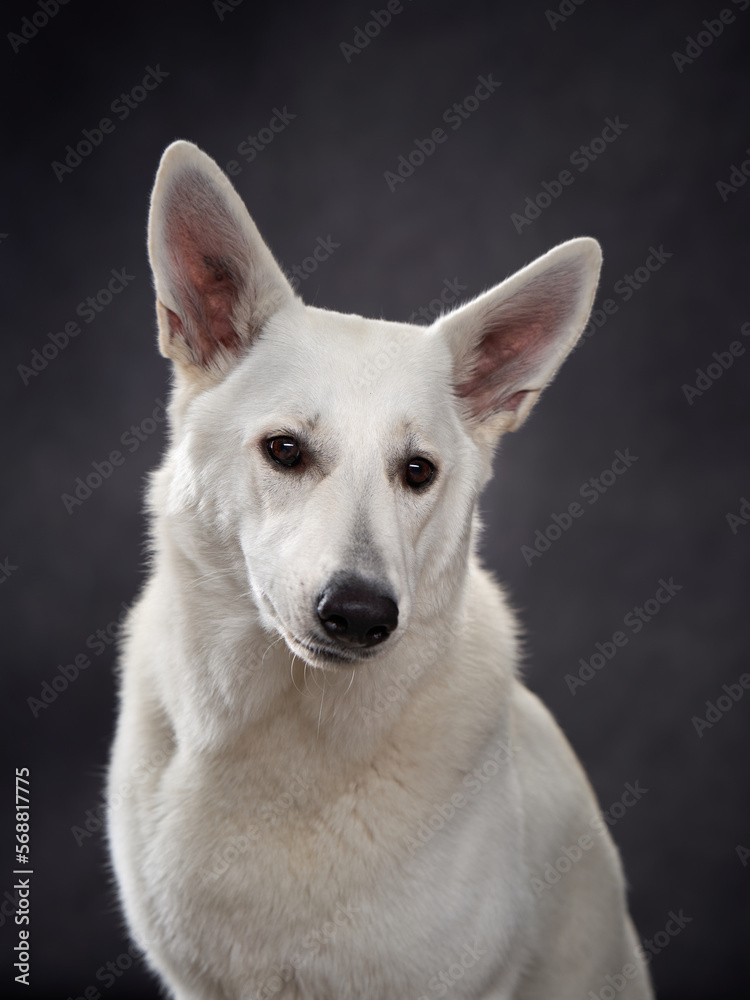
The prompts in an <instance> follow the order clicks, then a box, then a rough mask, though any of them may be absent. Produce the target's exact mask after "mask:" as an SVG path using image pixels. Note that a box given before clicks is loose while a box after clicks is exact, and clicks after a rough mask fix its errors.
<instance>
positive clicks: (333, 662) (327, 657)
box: [284, 635, 380, 668]
mask: <svg viewBox="0 0 750 1000" xmlns="http://www.w3.org/2000/svg"><path fill="white" fill-rule="evenodd" d="M284 640H285V642H286V644H287V646H288V647H289V649H290V650H291V651H292V653H294V655H295V656H299V657H300V658H301V659H303V660H304V661H305V662H306V663H309V664H310V666H312V667H323V668H325V667H355V666H356V665H357V664H358V663H362V662H363V661H365V660H371V659H372V658H373V657H374V656H377V655H378V653H379V652H380V650H379V649H366V648H362V649H356V650H355V649H352V650H344V649H338V648H334V647H333V646H328V645H326V644H323V643H320V642H311V641H305V640H302V639H299V638H297V636H295V635H284Z"/></svg>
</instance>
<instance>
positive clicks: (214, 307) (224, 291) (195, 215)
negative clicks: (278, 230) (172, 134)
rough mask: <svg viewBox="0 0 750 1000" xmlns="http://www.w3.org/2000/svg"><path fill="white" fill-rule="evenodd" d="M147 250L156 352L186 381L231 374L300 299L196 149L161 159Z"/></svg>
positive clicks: (171, 151)
mask: <svg viewBox="0 0 750 1000" xmlns="http://www.w3.org/2000/svg"><path fill="white" fill-rule="evenodd" d="M148 249H149V257H150V260H151V268H152V270H153V273H154V283H155V286H156V300H157V307H156V308H157V316H158V321H159V347H160V350H161V353H162V354H163V355H164V356H165V357H168V358H171V359H172V360H173V361H174V362H175V363H176V365H177V366H178V368H179V369H180V370H182V371H184V372H185V373H186V374H192V375H199V374H207V373H212V372H213V373H217V374H220V373H223V372H225V371H227V370H228V368H229V367H230V366H231V364H232V362H233V361H234V360H235V359H236V358H238V357H240V356H241V355H242V354H243V353H244V352H245V351H246V350H247V348H248V347H249V346H250V344H251V343H252V342H253V340H254V339H255V338H256V337H257V336H258V334H259V333H260V331H261V330H262V328H263V326H264V324H265V323H266V322H267V320H268V319H270V317H271V316H272V315H273V314H274V313H275V312H277V311H278V310H279V309H280V308H281V307H282V306H284V305H285V304H287V303H288V302H290V301H292V300H293V299H294V298H295V295H294V292H293V290H292V287H291V285H290V284H289V282H288V281H287V279H286V277H285V276H284V274H283V272H282V271H281V268H280V267H279V266H278V264H277V263H276V261H275V260H274V258H273V255H272V254H271V251H270V250H269V249H268V247H267V246H266V244H265V243H264V242H263V240H262V238H261V236H260V233H259V232H258V230H257V228H256V226H255V223H254V222H253V220H252V219H251V218H250V215H249V214H248V211H247V209H246V208H245V205H244V203H243V202H242V199H241V198H240V196H239V195H238V194H237V192H236V191H235V189H234V188H233V187H232V185H231V183H230V181H229V179H228V178H227V177H226V175H225V174H224V173H223V172H222V171H221V169H220V168H219V167H218V165H217V164H216V163H214V161H213V160H212V159H211V158H210V157H209V156H207V155H206V154H205V153H203V152H202V151H201V150H200V149H198V147H197V146H194V145H193V144H192V143H191V142H182V141H180V142H174V143H172V145H171V146H169V147H168V148H167V149H166V150H165V152H164V155H163V156H162V159H161V163H160V164H159V170H158V173H157V175H156V182H155V184H154V190H153V192H152V195H151V211H150V214H149V232H148Z"/></svg>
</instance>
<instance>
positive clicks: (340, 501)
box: [149, 142, 601, 667]
mask: <svg viewBox="0 0 750 1000" xmlns="http://www.w3.org/2000/svg"><path fill="white" fill-rule="evenodd" d="M149 251H150V256H151V262H152V267H153V271H154V278H155V285H156V294H157V313H158V320H159V329H160V346H161V350H162V353H163V354H164V355H166V356H167V357H169V358H171V359H172V361H173V362H174V366H175V378H176V391H175V393H174V395H173V399H172V404H171V407H170V411H171V414H170V415H171V420H172V435H173V440H172V447H171V450H170V454H169V456H168V459H167V462H166V464H165V473H164V478H163V480H162V489H163V501H164V502H163V504H162V505H161V506H162V508H163V509H165V510H166V512H167V514H166V517H167V519H171V520H172V522H173V523H174V524H175V525H178V526H179V529H180V536H179V537H180V542H179V545H180V547H181V551H182V557H184V558H187V559H190V560H192V561H193V562H194V563H195V564H196V566H197V567H198V570H199V572H200V573H203V574H204V576H205V578H206V579H210V578H211V574H226V575H227V576H231V577H233V578H234V579H236V580H242V585H243V587H244V591H245V592H248V591H249V592H250V593H251V594H252V598H253V602H254V604H255V606H256V607H257V609H258V613H259V617H260V620H261V622H262V624H263V625H264V626H265V627H266V628H267V629H269V630H271V631H272V632H278V633H279V634H280V635H282V636H283V637H284V639H285V640H286V643H287V644H288V646H289V648H290V649H291V650H292V652H293V653H295V654H297V655H298V656H300V657H301V658H303V659H304V660H305V661H306V662H308V663H310V664H312V665H315V666H322V667H326V666H335V665H342V664H343V665H346V664H353V663H356V662H359V661H361V660H363V659H367V658H371V657H374V656H379V655H381V654H382V653H383V652H387V651H388V650H389V649H391V648H393V647H394V646H396V644H397V643H398V641H399V639H400V637H401V636H402V635H403V634H404V633H405V631H406V630H407V628H408V626H409V624H410V623H411V624H412V625H414V626H416V625H418V624H419V623H421V624H422V625H423V626H425V627H426V626H427V624H428V623H429V622H430V621H431V620H434V619H435V617H436V616H440V615H443V614H446V613H447V609H448V608H449V607H450V606H452V605H455V603H456V600H457V598H458V597H460V592H461V588H462V587H463V586H464V580H465V576H466V572H465V567H466V562H467V558H468V554H469V551H470V547H471V535H472V515H473V510H474V505H475V501H476V498H477V496H478V494H479V492H480V490H481V488H482V487H483V485H484V484H485V482H486V480H487V478H488V476H489V474H490V470H491V459H492V451H493V448H494V445H495V443H496V441H497V439H498V437H499V436H500V434H501V433H502V432H504V431H506V430H513V429H515V428H516V427H518V426H519V425H520V424H521V423H522V421H523V420H524V419H525V417H526V416H527V414H528V412H529V410H530V409H531V407H532V405H533V404H534V402H535V400H536V398H537V396H538V395H539V393H540V392H541V390H542V389H543V388H544V387H545V386H546V385H547V384H548V383H549V381H550V380H551V379H552V377H553V376H554V374H555V372H556V371H557V369H558V367H559V366H560V364H561V362H562V361H563V359H564V357H565V356H566V354H567V353H568V352H569V351H570V349H571V348H572V346H573V344H574V343H575V341H576V340H577V338H578V336H579V335H580V333H581V331H582V330H583V327H584V325H585V323H586V320H587V318H588V314H589V310H590V308H591V303H592V300H593V296H594V292H595V288H596V283H597V276H598V272H599V267H600V261H601V254H600V251H599V247H598V244H597V243H596V242H595V241H594V240H591V239H576V240H572V241H570V242H569V243H565V244H563V245H561V246H559V247H557V248H556V249H554V250H552V251H550V252H549V253H547V254H546V255H545V256H543V257H541V258H540V259H539V260H537V261H536V262H535V263H533V264H531V265H530V266H528V267H526V268H524V269H523V270H521V271H519V272H518V273H517V274H515V275H513V276H512V277H511V278H509V279H508V280H506V281H504V282H503V283H502V284H500V285H497V286H496V287H495V288H492V289H491V290H490V291H488V292H485V293H484V294H482V295H480V296H479V297H478V298H476V299H475V300H473V301H472V302H470V303H468V304H467V305H464V306H461V307H460V308H457V309H455V310H454V311H453V312H450V313H448V314H447V315H444V316H442V317H441V318H440V319H438V320H437V321H436V322H435V323H433V324H432V326H430V327H416V326H412V325H409V324H402V323H389V322H385V321H379V320H366V319H362V318H361V317H359V316H353V315H342V314H340V313H335V312H329V311H327V310H323V309H318V308H312V307H308V306H305V305H304V304H303V303H302V301H301V300H300V299H299V298H298V297H297V295H296V294H295V292H294V290H293V289H292V286H291V284H290V283H289V281H288V280H287V278H286V277H285V275H284V274H283V272H282V271H281V269H280V268H279V266H278V265H277V263H276V262H275V260H274V258H273V256H272V255H271V253H270V251H269V250H268V248H267V247H266V245H265V243H264V242H263V240H262V239H261V237H260V235H259V233H258V230H257V229H256V227H255V225H254V223H253V221H252V219H251V218H250V216H249V215H248V213H247V210H246V209H245V206H244V204H243V203H242V201H241V200H240V198H239V196H238V195H237V193H236V191H235V190H234V188H233V187H232V185H231V183H230V182H229V180H228V179H227V177H226V176H225V175H224V174H223V173H222V172H221V170H220V169H219V167H218V166H217V165H216V164H215V163H214V162H213V160H211V159H210V158H209V157H208V156H206V155H205V154H204V153H202V152H201V151H200V150H198V149H197V148H196V147H195V146H193V145H192V144H190V143H186V142H176V143H174V144H173V145H172V146H170V147H169V148H168V149H167V150H166V152H165V154H164V157H163V159H162V162H161V166H160V168H159V173H158V176H157V180H156V185H155V187H154V192H153V197H152V205H151V216H150V229H149Z"/></svg>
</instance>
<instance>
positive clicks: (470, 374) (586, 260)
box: [434, 237, 602, 434]
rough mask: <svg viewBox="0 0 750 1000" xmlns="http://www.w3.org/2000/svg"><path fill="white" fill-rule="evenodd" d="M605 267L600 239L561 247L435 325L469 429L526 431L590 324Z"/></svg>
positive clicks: (584, 238)
mask: <svg viewBox="0 0 750 1000" xmlns="http://www.w3.org/2000/svg"><path fill="white" fill-rule="evenodd" d="M601 261H602V253H601V248H600V247H599V244H598V243H597V242H596V240H593V239H589V238H587V237H583V238H580V239H575V240H570V241H569V242H568V243H562V244H560V246H558V247H555V249H554V250H550V251H549V253H546V254H545V255H544V256H543V257H540V258H538V260H536V261H534V263H533V264H529V265H528V267H525V268H523V269H522V270H521V271H518V272H517V273H516V274H514V275H512V276H511V277H510V278H508V279H507V280H506V281H504V282H502V284H500V285H496V286H495V288H492V289H490V291H488V292H485V293H484V294H483V295H480V296H478V298H476V299H474V300H473V301H472V302H469V303H467V304H466V305H464V306H460V307H459V308H458V309H455V310H454V311H453V312H451V313H449V314H448V315H447V316H444V317H442V318H441V319H439V320H438V321H437V322H436V323H435V324H434V331H435V333H438V332H440V333H441V334H442V335H443V336H445V337H446V338H447V340H448V343H449V346H450V349H451V351H452V353H453V358H454V388H455V392H456V394H457V396H458V397H459V398H460V399H461V400H462V401H463V404H464V412H465V414H466V417H467V419H468V420H469V421H470V423H472V424H474V425H477V426H478V427H481V428H482V429H483V430H487V431H489V432H490V433H492V434H497V433H500V432H502V431H507V430H516V428H518V427H520V426H521V424H522V423H523V421H524V420H525V419H526V416H527V415H528V413H529V410H530V409H531V407H532V406H533V405H534V403H535V402H536V399H537V397H538V396H539V393H540V392H541V391H542V389H544V387H545V386H546V385H547V384H548V383H549V382H550V381H551V380H552V378H553V377H554V375H555V373H556V372H557V369H558V368H559V367H560V365H561V364H562V362H563V360H564V359H565V357H566V355H567V354H568V353H569V352H570V350H571V348H572V347H573V345H574V344H575V342H576V341H577V340H578V338H579V336H580V335H581V333H582V331H583V328H584V326H585V325H586V321H587V320H588V317H589V312H590V311H591V306H592V304H593V301H594V294H595V292H596V286H597V283H598V280H599V270H600V268H601Z"/></svg>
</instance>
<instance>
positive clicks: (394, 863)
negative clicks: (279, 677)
mask: <svg viewBox="0 0 750 1000" xmlns="http://www.w3.org/2000/svg"><path fill="white" fill-rule="evenodd" d="M310 763H313V764H314V763H315V761H310V760H308V761H307V762H305V761H304V759H302V758H301V757H300V758H296V759H295V758H294V756H293V755H292V760H291V763H290V766H288V767H286V768H285V769H284V771H283V772H280V771H274V770H271V769H269V768H268V767H267V766H266V767H264V766H262V765H261V764H259V763H256V764H255V766H254V765H253V762H252V761H251V760H248V761H247V762H246V763H245V764H244V765H243V766H242V767H241V768H240V767H238V766H237V764H236V762H235V763H234V765H233V766H232V767H231V768H228V769H227V771H226V772H225V773H222V770H221V767H220V765H219V762H216V763H214V764H211V765H207V764H206V763H205V762H202V763H200V764H197V763H196V762H192V764H191V765H190V766H189V767H187V766H186V767H185V768H184V770H177V771H175V773H173V774H170V775H169V776H167V779H166V780H165V782H164V783H163V785H162V795H163V796H164V797H165V799H164V801H163V802H162V803H161V806H160V808H159V812H160V814H161V817H162V819H161V821H160V822H159V824H158V826H157V827H156V828H155V829H156V830H158V832H157V833H156V834H155V837H154V839H153V840H152V842H151V844H150V848H149V854H150V859H149V868H151V870H152V871H153V873H154V876H155V877H154V885H153V889H154V903H155V905H156V906H157V907H159V908H161V909H162V910H163V917H164V918H166V919H163V920H162V921H160V923H161V924H163V925H166V926H168V927H169V928H170V933H169V937H170V938H171V940H172V941H173V942H179V944H177V945H172V946H170V947H172V948H175V947H176V948H177V949H179V950H183V952H184V954H183V955H176V956H175V957H176V958H177V960H178V961H185V960H188V958H189V956H190V955H201V956H203V961H204V962H205V961H208V962H209V963H210V964H211V965H212V966H214V971H215V974H216V976H217V977H219V981H221V982H223V983H226V986H227V987H228V989H229V995H232V993H231V990H232V989H238V990H239V989H241V990H247V989H249V988H252V989H253V990H255V991H256V992H257V993H258V994H259V995H260V996H264V993H263V992H262V991H263V989H266V990H267V995H268V996H272V995H273V996H278V997H286V996H287V995H288V996H289V997H293V996H300V997H303V996H306V995H307V994H306V992H305V989H307V988H310V989H313V994H311V995H316V996H319V995H326V992H325V991H326V989H327V988H328V987H327V986H326V984H327V983H328V982H329V981H330V982H331V983H332V982H334V978H335V982H336V983H337V984H338V988H340V985H341V977H342V974H348V975H350V976H351V983H350V986H351V995H356V993H357V991H360V992H362V989H363V984H365V983H370V984H371V983H372V982H373V977H375V979H376V980H377V979H383V977H385V979H383V990H384V992H383V996H387V995H388V990H389V989H395V990H399V989H401V990H403V988H404V985H405V980H404V975H405V972H404V970H409V971H408V973H406V974H407V976H408V977H409V978H410V977H412V976H413V977H414V987H415V989H417V988H418V984H422V985H424V983H425V981H426V979H427V978H429V976H430V975H431V974H432V973H433V972H434V954H435V953H436V949H437V952H438V953H441V954H443V953H446V951H447V952H448V953H451V952H455V956H456V960H457V961H461V960H462V958H461V956H462V955H463V960H464V961H469V959H467V958H466V956H467V955H468V954H469V953H471V954H472V955H475V956H476V957H475V958H473V959H471V963H472V967H474V966H476V970H475V971H476V974H477V975H481V969H482V967H483V965H484V964H485V963H486V962H487V961H489V957H488V956H489V954H490V940H489V933H490V928H492V935H493V938H494V937H495V936H496V929H497V927H498V926H505V927H506V928H509V927H510V925H511V924H513V923H514V922H515V920H516V919H517V918H518V915H519V912H518V911H519V905H518V900H519V899H520V898H521V896H522V895H523V891H522V887H520V886H518V887H516V886H514V879H515V878H516V877H517V876H516V875H515V874H514V872H513V868H512V865H510V864H509V863H508V861H507V860H506V858H510V857H512V856H513V854H514V845H513V843H512V840H513V839H514V837H515V833H514V831H513V830H512V828H511V827H508V828H507V829H505V830H504V831H503V833H502V834H501V832H500V830H498V845H497V850H496V851H493V852H491V854H490V856H489V857H488V856H487V851H486V844H487V837H488V836H489V837H490V839H492V829H491V828H490V827H491V826H492V822H493V816H494V814H495V811H496V810H495V808H494V807H493V806H492V804H491V799H490V796H482V797H478V799H477V800H476V801H474V802H471V801H469V800H468V798H467V801H466V803H465V806H464V808H463V809H458V810H457V809H455V808H454V809H453V812H452V813H450V805H447V806H446V805H445V803H448V804H449V803H450V799H451V792H450V787H449V785H450V783H448V784H446V786H445V787H432V789H431V791H432V793H433V794H431V795H429V794H428V796H427V798H425V796H424V794H423V793H419V792H417V791H416V789H417V788H418V775H416V774H411V772H410V771H409V769H408V768H403V769H401V771H400V772H389V770H388V768H387V767H386V766H385V765H383V764H382V763H381V765H380V766H378V765H375V766H367V767H362V768H350V769H342V770H341V771H340V772H339V773H338V774H330V773H325V772H324V771H323V770H321V769H320V768H319V767H318V768H316V767H315V766H312V767H311V766H309V765H310ZM227 774H231V779H230V780H228V779H227ZM502 786H503V781H502V780H501V781H500V782H498V784H497V786H496V788H495V793H496V796H497V795H498V794H499V796H500V798H502V797H503V787H502ZM508 794H510V793H508ZM441 810H442V812H443V817H441V815H440V813H441ZM510 812H511V813H512V810H511V811H510ZM449 814H450V815H449ZM507 815H508V812H507V811H506V817H507ZM436 817H437V819H436ZM448 817H449V819H448ZM501 825H503V826H506V825H507V824H505V823H504V824H501ZM509 838H510V839H509ZM480 844H482V847H481V848H480V846H479V845H480ZM519 846H520V844H516V845H515V849H516V850H517V849H518V847H519ZM515 856H516V857H517V854H516V855H515ZM493 884H495V885H503V886H504V887H505V891H504V893H503V894H502V896H500V895H498V894H496V893H494V891H493V890H492V889H490V891H489V892H488V886H491V885H493ZM467 886H473V888H472V889H470V890H469V891H467ZM492 951H493V959H492V960H493V961H496V960H497V957H498V956H497V951H496V946H495V942H494V941H493V945H492ZM384 968H393V970H394V974H397V976H398V978H397V979H396V980H394V983H393V984H391V985H390V986H389V985H388V983H387V977H388V975H390V973H388V974H386V973H385V972H384V971H383V969H384ZM347 970H348V971H347ZM396 970H397V973H396ZM469 978H470V977H469V976H468V974H467V983H468V981H469ZM269 983H270V984H275V985H270V986H269ZM282 989H283V990H284V991H285V992H281V990H282ZM298 990H299V992H297V991H298ZM416 995H418V994H416ZM457 995H458V994H457Z"/></svg>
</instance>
